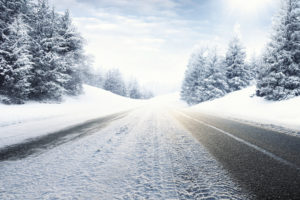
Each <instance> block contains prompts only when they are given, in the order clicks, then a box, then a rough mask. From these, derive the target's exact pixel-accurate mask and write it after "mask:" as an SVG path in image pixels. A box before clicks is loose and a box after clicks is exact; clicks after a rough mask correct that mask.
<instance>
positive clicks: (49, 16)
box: [0, 0, 85, 103]
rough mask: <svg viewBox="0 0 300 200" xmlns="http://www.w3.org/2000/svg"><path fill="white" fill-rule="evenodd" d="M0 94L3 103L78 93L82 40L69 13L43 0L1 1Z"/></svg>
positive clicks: (57, 98)
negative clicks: (56, 8)
mask: <svg viewBox="0 0 300 200" xmlns="http://www.w3.org/2000/svg"><path fill="white" fill-rule="evenodd" d="M0 44H1V45H0V94H1V101H2V102H4V103H22V102H23V101H26V100H38V101H40V100H60V99H61V97H62V95H65V94H67V95H77V94H79V93H80V92H81V90H82V83H81V79H80V73H81V69H80V67H81V63H83V61H82V60H83V59H85V58H84V52H83V39H82V37H81V36H80V35H79V34H78V32H77V31H76V30H75V28H74V27H73V25H72V22H71V18H70V15H69V12H68V11H66V12H65V13H64V14H59V13H57V12H56V11H55V10H54V8H50V6H49V4H48V2H47V0H38V1H37V2H36V3H33V2H32V1H30V0H0Z"/></svg>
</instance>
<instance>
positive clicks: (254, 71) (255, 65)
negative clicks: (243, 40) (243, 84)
mask: <svg viewBox="0 0 300 200" xmlns="http://www.w3.org/2000/svg"><path fill="white" fill-rule="evenodd" d="M248 65H249V70H250V77H251V80H252V81H256V80H257V77H258V73H259V67H260V66H261V57H258V56H256V55H255V54H253V55H252V56H251V58H250V62H249V63H248Z"/></svg>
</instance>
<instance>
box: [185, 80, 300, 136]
mask: <svg viewBox="0 0 300 200" xmlns="http://www.w3.org/2000/svg"><path fill="white" fill-rule="evenodd" d="M254 94H255V86H251V87H248V88H246V89H243V90H239V91H236V92H232V93H229V94H228V95H226V96H225V97H222V98H219V99H215V100H212V101H207V102H203V103H200V104H198V105H196V106H193V107H191V108H190V109H193V110H197V111H201V112H206V113H210V114H213V115H218V116H223V117H231V118H234V119H240V120H246V121H248V122H250V123H251V122H255V123H258V124H260V125H263V126H264V125H269V127H272V126H275V127H276V126H281V127H284V128H287V129H293V130H295V131H298V133H300V132H299V131H300V109H299V108H300V97H295V98H292V99H289V100H284V101H268V100H265V99H263V98H261V97H257V96H255V95H254Z"/></svg>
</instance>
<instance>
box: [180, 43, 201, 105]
mask: <svg viewBox="0 0 300 200" xmlns="http://www.w3.org/2000/svg"><path fill="white" fill-rule="evenodd" d="M206 53H207V49H206V48H203V49H200V50H199V51H197V52H196V53H193V54H192V55H191V58H190V60H189V64H188V66H187V69H186V71H185V76H184V80H183V82H182V86H181V93H180V96H181V99H182V100H184V101H186V102H187V103H188V104H189V105H193V104H197V103H199V102H201V96H200V97H199V96H198V95H199V94H198V92H197V91H198V90H199V86H200V83H199V82H200V81H201V80H202V79H203V78H204V75H205V72H206V69H205V67H206V60H205V59H206V58H205V57H206Z"/></svg>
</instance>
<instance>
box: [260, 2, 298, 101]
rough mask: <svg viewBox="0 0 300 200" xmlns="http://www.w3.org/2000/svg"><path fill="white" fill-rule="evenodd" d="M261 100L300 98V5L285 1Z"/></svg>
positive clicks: (267, 55) (267, 60)
mask: <svg viewBox="0 0 300 200" xmlns="http://www.w3.org/2000/svg"><path fill="white" fill-rule="evenodd" d="M256 94H257V96H261V97H265V98H266V99H268V100H283V99H289V98H292V97H295V96H299V95H300V2H299V0H284V1H283V3H282V7H281V10H280V12H279V14H278V16H277V18H276V21H275V23H274V28H273V35H272V37H271V41H270V43H269V44H268V46H267V49H266V52H265V54H264V56H263V66H262V71H261V72H260V75H259V78H258V82H257V91H256Z"/></svg>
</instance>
